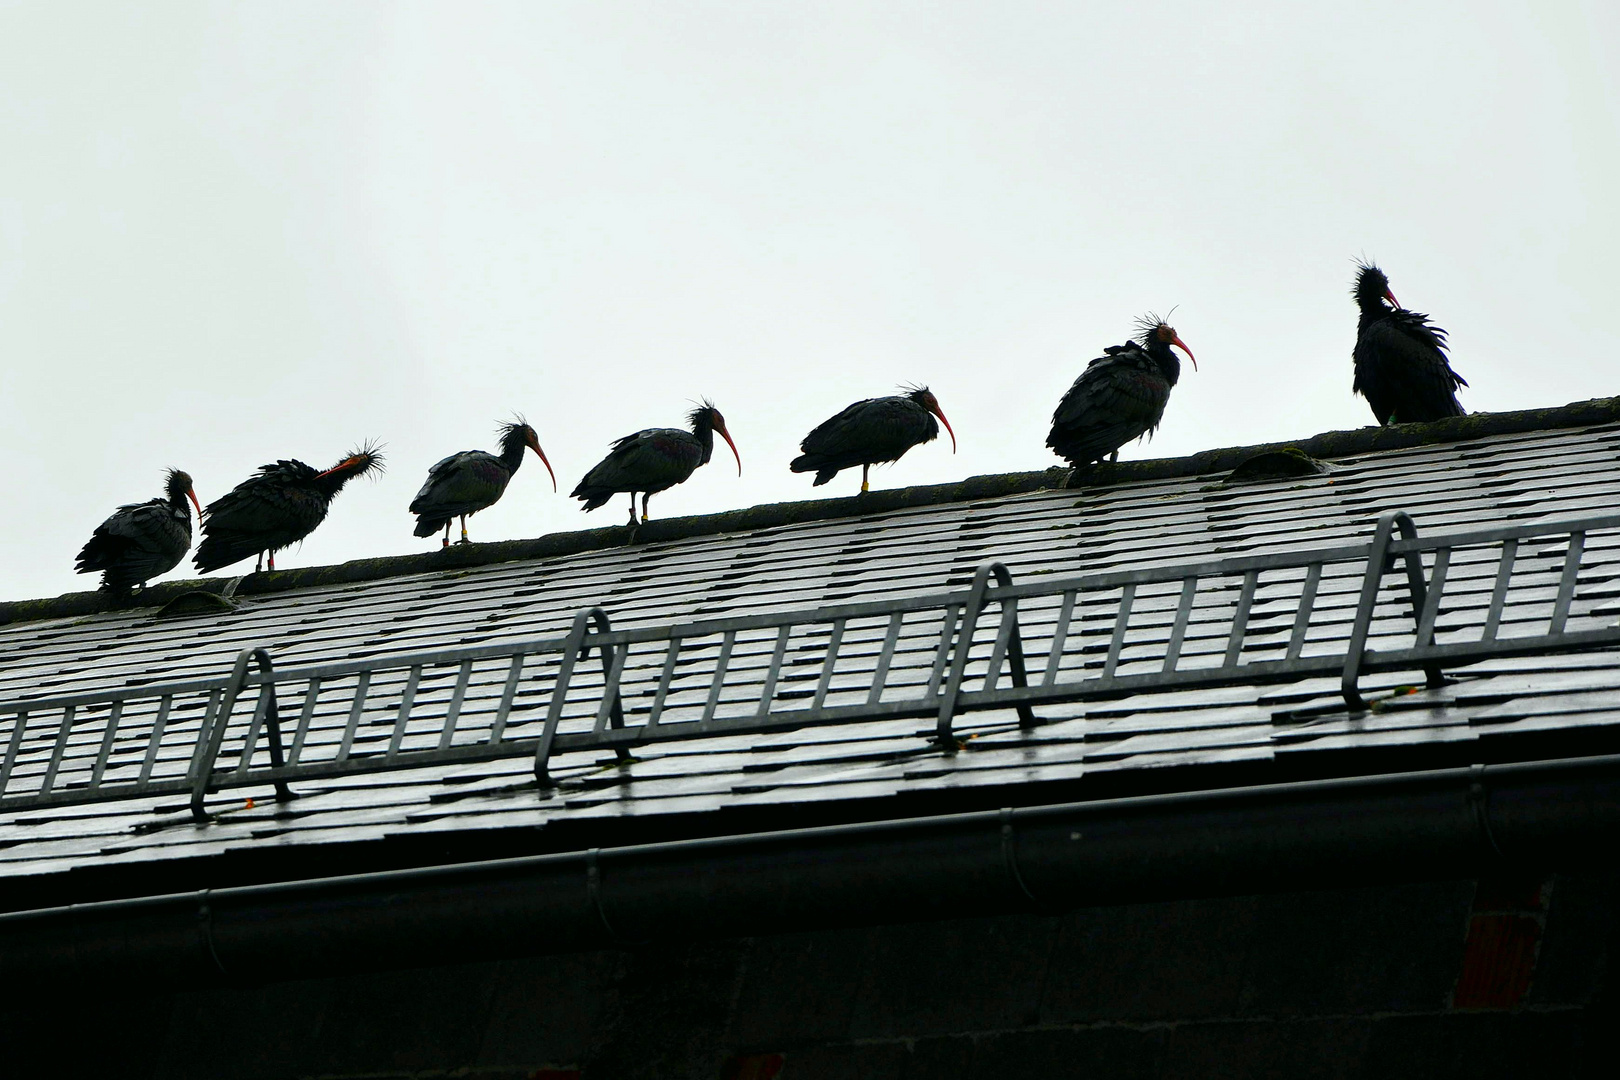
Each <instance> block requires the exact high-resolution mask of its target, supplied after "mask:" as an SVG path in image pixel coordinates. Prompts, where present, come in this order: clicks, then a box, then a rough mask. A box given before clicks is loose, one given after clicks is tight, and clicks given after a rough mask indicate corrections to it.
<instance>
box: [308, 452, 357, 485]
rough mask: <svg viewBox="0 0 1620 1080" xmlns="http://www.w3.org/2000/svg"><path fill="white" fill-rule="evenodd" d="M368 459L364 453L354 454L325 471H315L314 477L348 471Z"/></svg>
mask: <svg viewBox="0 0 1620 1080" xmlns="http://www.w3.org/2000/svg"><path fill="white" fill-rule="evenodd" d="M370 460H371V459H370V458H369V457H367V456H366V455H364V454H354V455H353V456H351V457H346V458H344V459H343V460H342V461H340V462H338V463H337V464H336V465H334V466H332V467H331V468H330V469H327V470H326V471H325V472H318V473H316V474H315V479H317V480H319V479H320V478H321V477H323V476H331V475H332V474H333V473H339V472H348V471H349V470H350V469H353V468H358V467H359V466H361V465H364V464H366V462H368V461H370Z"/></svg>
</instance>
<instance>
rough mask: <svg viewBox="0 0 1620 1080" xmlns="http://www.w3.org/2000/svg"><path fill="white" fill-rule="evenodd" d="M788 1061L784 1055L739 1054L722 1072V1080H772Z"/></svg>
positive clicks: (727, 1063)
mask: <svg viewBox="0 0 1620 1080" xmlns="http://www.w3.org/2000/svg"><path fill="white" fill-rule="evenodd" d="M786 1061H787V1057H786V1055H783V1054H738V1055H737V1056H736V1057H734V1058H732V1059H731V1060H730V1061H727V1062H726V1067H725V1068H724V1069H722V1070H720V1080H772V1078H773V1077H776V1076H780V1075H781V1073H782V1066H783V1064H784V1063H785V1062H786Z"/></svg>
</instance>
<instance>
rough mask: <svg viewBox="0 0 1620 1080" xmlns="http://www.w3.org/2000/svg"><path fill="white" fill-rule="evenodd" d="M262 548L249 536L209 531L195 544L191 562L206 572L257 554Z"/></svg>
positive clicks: (202, 571)
mask: <svg viewBox="0 0 1620 1080" xmlns="http://www.w3.org/2000/svg"><path fill="white" fill-rule="evenodd" d="M263 550H264V548H262V547H260V546H259V542H258V541H257V540H254V539H252V538H250V537H245V536H232V535H230V534H229V533H225V534H221V533H211V534H209V535H208V536H206V537H204V538H203V542H202V543H200V544H198V545H197V553H196V554H195V555H194V556H193V557H192V560H191V563H192V565H193V566H195V567H196V568H197V569H198V571H200V572H201V573H204V574H206V573H208V572H210V571H212V570H218V569H219V568H220V567H222V566H229V565H231V563H234V562H241V561H242V560H243V559H246V558H248V557H250V556H253V555H258V554H259V553H260V552H262V551H263Z"/></svg>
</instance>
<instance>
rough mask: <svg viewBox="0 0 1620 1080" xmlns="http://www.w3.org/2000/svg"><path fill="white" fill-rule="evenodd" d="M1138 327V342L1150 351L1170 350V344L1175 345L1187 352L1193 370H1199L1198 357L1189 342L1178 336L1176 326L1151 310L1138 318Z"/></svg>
mask: <svg viewBox="0 0 1620 1080" xmlns="http://www.w3.org/2000/svg"><path fill="white" fill-rule="evenodd" d="M1136 329H1137V330H1138V331H1139V333H1137V335H1136V340H1137V342H1138V343H1139V344H1140V345H1141V346H1142V347H1143V348H1144V349H1146V350H1148V352H1153V351H1154V350H1155V349H1165V350H1168V349H1169V348H1170V346H1172V345H1174V346H1175V347H1176V348H1178V349H1180V350H1181V351H1182V352H1184V353H1186V354H1187V359H1189V360H1191V361H1192V366H1193V370H1194V371H1197V370H1198V359H1197V357H1195V356H1193V353H1192V350H1191V349H1189V348H1187V343H1186V342H1185V341H1182V340H1181V338H1179V337H1177V336H1176V328H1175V327H1173V326H1171V325H1170V324H1169V323H1167V322H1165V321H1164V320H1163V319H1161V318H1159V317H1158V316H1157V315H1155V314H1153V313H1152V312H1149V313H1148V314H1146V315H1144V316H1142V317H1141V318H1140V319H1138V320H1136Z"/></svg>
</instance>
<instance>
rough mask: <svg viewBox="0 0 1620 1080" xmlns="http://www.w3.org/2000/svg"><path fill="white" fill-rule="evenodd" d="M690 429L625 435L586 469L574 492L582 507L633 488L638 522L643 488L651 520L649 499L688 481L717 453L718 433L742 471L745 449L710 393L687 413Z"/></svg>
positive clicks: (632, 508) (643, 511) (591, 506)
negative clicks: (739, 445) (638, 502)
mask: <svg viewBox="0 0 1620 1080" xmlns="http://www.w3.org/2000/svg"><path fill="white" fill-rule="evenodd" d="M686 419H687V422H688V423H689V424H691V425H692V430H691V431H682V430H681V429H680V428H647V429H646V430H645V431H638V432H636V433H635V434H634V435H626V436H625V437H624V438H622V439H620V440H618V441H617V442H615V443H614V444H613V448H612V449H611V450H609V451H608V456H607V457H605V458H603V459H602V460H601V461H600V462H598V463H597V465H596V467H595V468H593V469H592V470H591V471H590V472H588V473H586V474H585V479H583V480H581V481H580V482H579V484H578V486H576V487H575V488H574V490H573V491H572V492H571V493H570V495H569V497H570V498H574V499H580V500H582V501H583V502H584V503H585V505H584V506H583V507H581V509H583V510H595V509H596V508H597V507H598V506H601V505H603V504H604V503H606V502H607V501H608V500H609V499H611V498H612V497H613V496H614V495H616V494H618V493H619V492H621V491H627V492H629V493H630V524H631V525H632V526H634V525H635V524H636V492H638V491H639V492H641V520H642V521H646V520H647V504H648V502H649V501H650V500H651V499H652V497H653V496H654V495H656V494H658V492H660V491H664V490H666V489H668V488H672V487H674V486H675V485H676V484H680V483H684V482H685V481H686V479H687V477H689V476H691V475H692V473H694V472H695V471H697V467H698V466H699V465H707V464H708V463H709V458H710V457H711V456H713V454H714V433H715V432H716V431H718V432H719V433H720V437H721V438H723V439H725V440H726V443H727V445H729V446H730V447H731V454H732V456H733V457H735V458H736V459H737V475H738V476H741V475H742V455H741V454H739V453H738V452H737V444H736V443H734V442H732V441H731V433H730V432H728V431H727V430H726V418H725V417H723V416H721V415H720V410H719V409H717V408H715V407H714V402H712V401H709V400H708V399H707V398H705V399H704V400H703V402H702V403H701V404H700V405H698V406H697V408H695V409H693V410H692V411H691V412H690V413H688V414H687V417H686Z"/></svg>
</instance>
